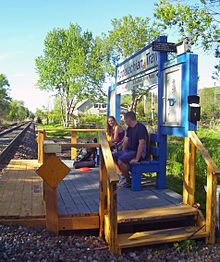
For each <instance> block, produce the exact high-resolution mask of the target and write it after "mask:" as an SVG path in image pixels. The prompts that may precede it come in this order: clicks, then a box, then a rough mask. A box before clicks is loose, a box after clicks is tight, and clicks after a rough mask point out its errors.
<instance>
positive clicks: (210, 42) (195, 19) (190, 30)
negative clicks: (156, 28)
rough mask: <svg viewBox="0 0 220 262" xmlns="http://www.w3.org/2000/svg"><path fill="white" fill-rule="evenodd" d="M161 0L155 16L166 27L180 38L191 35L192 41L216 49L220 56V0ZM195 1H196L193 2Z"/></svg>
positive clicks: (206, 47) (217, 54)
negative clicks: (191, 2)
mask: <svg viewBox="0 0 220 262" xmlns="http://www.w3.org/2000/svg"><path fill="white" fill-rule="evenodd" d="M183 2H184V1H181V3H180V2H179V1H174V2H172V3H171V2H170V1H166V0H160V1H159V2H158V3H156V4H155V13H154V15H155V17H156V18H157V19H158V21H159V24H160V26H163V27H164V29H172V30H175V34H176V36H177V37H178V36H179V37H180V38H185V37H189V38H190V39H191V41H192V43H194V44H195V46H196V47H197V48H198V46H202V47H203V49H204V50H214V55H215V57H217V58H219V57H220V45H219V43H220V28H219V23H220V21H219V19H218V17H219V15H220V12H218V10H219V1H216V0H212V1H211V0H210V1H206V0H201V1H197V3H196V4H194V5H192V4H190V3H189V2H188V1H187V2H186V4H185V5H184V4H182V3H183ZM193 3H195V2H193ZM215 69H216V71H215V72H214V74H213V77H214V78H218V73H219V70H220V62H219V64H218V65H216V66H215Z"/></svg>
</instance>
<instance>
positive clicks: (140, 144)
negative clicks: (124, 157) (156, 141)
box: [129, 139, 145, 164]
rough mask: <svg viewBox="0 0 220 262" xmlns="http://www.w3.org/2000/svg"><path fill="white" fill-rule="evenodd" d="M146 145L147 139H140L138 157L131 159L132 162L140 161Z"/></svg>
mask: <svg viewBox="0 0 220 262" xmlns="http://www.w3.org/2000/svg"><path fill="white" fill-rule="evenodd" d="M144 146H145V139H139V145H138V150H137V154H136V157H135V158H133V159H131V161H130V162H129V163H130V164H132V163H134V162H138V161H139V160H140V158H141V155H142V152H143V150H144Z"/></svg>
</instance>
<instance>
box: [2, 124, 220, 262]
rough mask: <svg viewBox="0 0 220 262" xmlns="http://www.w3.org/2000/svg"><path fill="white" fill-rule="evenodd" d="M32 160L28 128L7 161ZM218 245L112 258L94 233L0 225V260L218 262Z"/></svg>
mask: <svg viewBox="0 0 220 262" xmlns="http://www.w3.org/2000/svg"><path fill="white" fill-rule="evenodd" d="M10 157H11V158H17V159H36V158H37V143H36V141H35V127H34V125H32V126H31V127H30V128H29V130H28V132H27V133H26V134H25V135H24V137H23V138H22V141H21V144H20V145H18V146H17V147H16V150H15V151H14V152H11V155H8V157H7V161H6V160H5V162H4V163H1V169H2V168H4V166H5V165H7V163H8V162H9V158H10ZM219 255H220V248H219V244H218V243H217V244H215V245H212V246H211V247H208V246H206V245H205V244H204V241H201V240H196V241H192V240H190V241H188V242H180V243H179V244H178V243H175V244H174V243H169V244H161V245H154V246H146V247H138V248H130V249H123V250H122V255H113V254H111V253H110V252H109V251H108V247H107V245H106V243H105V241H104V240H103V239H100V238H99V237H98V231H94V230H91V231H80V232H79V231H77V232H75V231H68V232H60V235H59V236H55V235H54V234H52V233H50V232H48V231H47V230H46V229H44V228H40V227H39V228H31V227H25V226H19V225H10V226H9V225H0V261H22V262H23V261H42V262H46V261H48V262H49V261H65V262H68V261H80V262H83V261H91V262H97V261H111V262H113V261H150V262H157V261H158V262H159V261H171V262H178V261H198V262H199V261H204V262H205V261H210V262H217V261H219V262H220V257H219Z"/></svg>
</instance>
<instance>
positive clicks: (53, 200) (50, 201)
mask: <svg viewBox="0 0 220 262" xmlns="http://www.w3.org/2000/svg"><path fill="white" fill-rule="evenodd" d="M44 194H45V205H46V228H47V230H48V231H51V232H54V233H55V234H56V235H58V231H59V219H58V208H57V188H56V187H55V188H52V187H51V186H49V185H48V184H47V182H45V181H44Z"/></svg>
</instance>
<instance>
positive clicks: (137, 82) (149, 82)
mask: <svg viewBox="0 0 220 262" xmlns="http://www.w3.org/2000/svg"><path fill="white" fill-rule="evenodd" d="M157 83H158V72H157V71H155V72H152V73H150V74H148V75H145V76H142V77H140V78H136V79H133V80H131V81H129V82H127V83H124V84H121V85H118V86H117V89H116V90H117V94H122V93H123V94H124V93H129V92H130V91H131V90H136V89H138V88H144V87H147V86H154V85H157Z"/></svg>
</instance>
